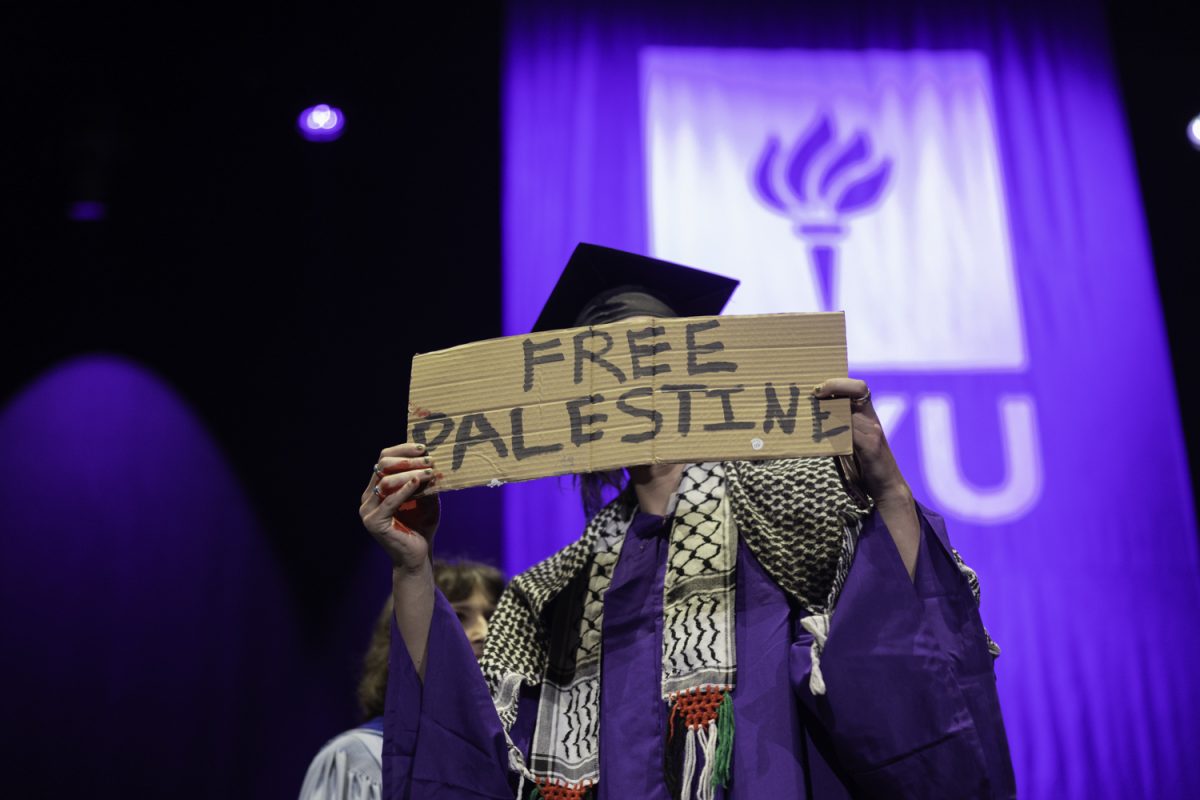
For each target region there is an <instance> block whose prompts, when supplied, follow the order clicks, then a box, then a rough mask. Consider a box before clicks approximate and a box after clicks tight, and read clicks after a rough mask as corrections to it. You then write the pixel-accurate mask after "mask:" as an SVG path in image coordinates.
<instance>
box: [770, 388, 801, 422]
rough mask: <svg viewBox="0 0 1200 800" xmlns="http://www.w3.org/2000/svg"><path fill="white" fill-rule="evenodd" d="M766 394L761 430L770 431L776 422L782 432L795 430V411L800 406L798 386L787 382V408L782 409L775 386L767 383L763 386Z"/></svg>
mask: <svg viewBox="0 0 1200 800" xmlns="http://www.w3.org/2000/svg"><path fill="white" fill-rule="evenodd" d="M764 391H765V393H766V396H767V413H766V414H765V415H763V432H764V433H770V432H771V431H772V430H773V429H774V428H775V425H776V423H778V425H779V430H781V431H783V432H784V433H794V432H795V430H796V411H797V410H798V409H799V406H800V387H799V386H797V385H796V384H794V383H791V384H788V408H787V411H784V410H783V406H781V405H780V404H779V395H778V394H777V393H776V392H775V387H774V386H772V385H771V384H769V383H768V384H767V385H766V386H765V387H764Z"/></svg>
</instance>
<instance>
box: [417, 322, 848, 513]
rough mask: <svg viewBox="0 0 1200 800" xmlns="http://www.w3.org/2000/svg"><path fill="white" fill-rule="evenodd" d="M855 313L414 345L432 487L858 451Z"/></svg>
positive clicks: (616, 326) (629, 325) (630, 325)
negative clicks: (850, 379) (830, 390)
mask: <svg viewBox="0 0 1200 800" xmlns="http://www.w3.org/2000/svg"><path fill="white" fill-rule="evenodd" d="M846 373H847V362H846V325H845V315H844V314H843V313H841V312H837V313H804V314H759V315H744V316H713V317H680V318H670V319H665V318H651V317H638V318H632V319H628V320H623V321H621V322H614V323H609V324H606V325H593V326H585V327H580V328H569V329H563V330H554V331H544V332H540V333H532V334H525V335H520V336H507V337H503V338H498V339H487V340H484V341H479V342H472V343H470V344H464V345H459V346H457V347H452V348H449V349H446V350H439V351H437V352H433V353H424V354H419V355H417V356H415V357H414V358H413V364H412V380H411V385H410V390H409V427H408V438H409V441H413V442H419V443H422V444H424V445H426V447H427V448H428V452H429V455H430V456H432V457H433V459H434V464H435V468H436V470H437V473H436V474H437V481H436V482H435V484H434V486H433V487H432V488H431V490H432V491H448V490H452V489H464V488H467V487H470V486H480V485H493V486H495V485H500V484H503V483H509V482H513V481H524V480H532V479H535V478H542V477H548V476H553V475H565V474H570V473H582V472H598V471H605V470H611V469H617V468H620V467H628V466H634V465H638V464H653V463H667V462H684V463H690V462H701V461H725V460H736V459H753V460H759V459H774V458H794V457H806V456H834V455H849V454H850V453H851V452H852V449H853V443H852V440H851V434H850V403H849V401H848V400H846V399H844V398H843V399H837V400H817V399H816V398H815V397H813V395H812V387H813V386H814V385H815V384H817V383H820V382H821V381H824V380H827V379H829V378H834V377H844V376H845V375H846Z"/></svg>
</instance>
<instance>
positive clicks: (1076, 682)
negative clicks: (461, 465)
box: [503, 2, 1200, 798]
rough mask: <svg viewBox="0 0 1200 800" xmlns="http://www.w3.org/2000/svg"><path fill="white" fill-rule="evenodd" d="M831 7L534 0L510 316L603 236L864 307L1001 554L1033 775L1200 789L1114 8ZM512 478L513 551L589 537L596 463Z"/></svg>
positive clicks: (514, 160) (508, 261) (869, 352)
mask: <svg viewBox="0 0 1200 800" xmlns="http://www.w3.org/2000/svg"><path fill="white" fill-rule="evenodd" d="M759 10H760V11H762V10H763V7H760V8H759ZM813 13H814V12H807V11H804V10H802V9H796V8H795V7H794V6H792V5H791V4H779V7H778V8H777V9H775V11H774V12H773V13H769V14H768V13H765V12H764V13H760V14H751V13H744V14H738V15H734V16H729V15H724V14H723V13H722V12H721V11H720V10H719V9H718V8H717V7H716V6H712V7H709V12H708V13H704V5H703V4H701V6H700V7H698V10H694V13H691V14H690V15H689V17H688V19H687V20H676V19H672V18H671V17H670V15H669V14H668V13H666V12H664V11H662V10H654V9H639V10H621V9H613V8H612V7H607V6H606V7H605V9H604V10H602V9H599V8H594V7H592V8H588V9H586V10H573V11H571V12H567V11H563V10H561V9H557V8H556V9H553V10H552V9H551V8H550V6H548V5H541V4H537V3H531V4H522V5H521V6H519V7H518V8H516V9H515V10H514V11H513V12H512V16H511V18H510V21H509V29H508V46H507V63H506V70H505V81H504V92H505V96H504V106H503V107H504V112H505V115H506V116H505V120H504V130H505V137H506V138H505V185H504V203H505V205H504V213H505V222H504V235H505V241H504V256H505V263H504V267H505V298H504V302H505V327H506V332H507V333H519V332H522V331H525V330H528V328H529V326H530V325H531V324H532V321H533V319H534V318H535V317H536V315H537V311H538V309H539V308H540V305H541V302H542V301H543V300H544V298H545V297H546V296H547V294H548V293H549V289H550V287H551V285H552V284H553V282H554V280H555V278H556V277H557V274H558V271H559V270H560V269H561V266H562V264H563V263H564V261H565V259H566V257H567V256H568V255H569V253H570V251H571V248H572V247H573V246H574V244H575V243H576V242H578V241H581V240H583V241H593V242H597V243H601V244H610V245H613V246H617V247H623V248H627V249H632V250H636V251H639V252H644V253H647V254H650V255H656V256H659V257H664V258H669V259H674V260H679V261H682V262H683V263H690V264H694V265H696V266H701V267H706V268H710V269H713V270H715V271H719V272H723V273H726V274H729V275H732V276H735V277H738V278H739V279H741V280H742V282H743V283H742V286H741V287H740V288H739V290H738V292H737V293H736V294H735V297H734V300H733V301H732V303H731V305H730V309H729V310H730V311H731V312H733V313H738V312H742V313H760V312H772V311H797V310H819V309H830V308H837V309H845V310H846V311H847V323H848V329H849V330H848V334H849V343H850V359H851V363H852V371H853V372H854V374H857V375H860V376H863V377H865V378H867V379H868V380H869V381H870V382H871V385H872V388H873V393H874V396H875V398H876V402H877V405H878V409H879V412H880V415H881V417H882V418H883V421H884V423H885V426H886V428H887V429H888V432H889V438H890V440H891V442H892V445H893V448H894V449H895V450H896V452H897V455H898V457H899V459H900V461H901V465H902V467H903V469H904V471H905V475H906V476H907V477H908V479H909V481H910V483H911V484H912V485H913V488H914V490H915V491H916V493H917V495H918V496H919V497H920V498H921V499H923V500H925V501H927V502H929V503H931V504H932V505H933V506H935V507H937V508H938V509H939V510H941V511H942V512H944V513H945V514H946V515H947V517H948V518H949V521H950V525H951V534H952V536H953V537H954V539H955V543H956V545H957V546H958V547H959V549H960V550H961V551H962V553H963V555H964V558H965V559H966V560H967V561H968V563H970V564H972V565H973V566H974V567H975V568H976V569H977V570H978V572H979V573H980V576H981V580H982V582H983V591H984V616H985V620H986V621H987V623H988V625H989V627H990V628H991V630H992V632H993V634H994V636H995V637H996V639H997V640H998V641H999V643H1000V645H1001V647H1002V648H1003V649H1004V654H1003V655H1002V656H1001V659H1000V661H999V664H998V674H999V679H1000V685H1001V693H1002V700H1003V703H1004V709H1005V715H1006V719H1007V722H1008V727H1009V733H1010V738H1011V741H1012V747H1013V756H1014V761H1015V765H1016V768H1017V776H1018V781H1019V784H1020V786H1021V791H1022V795H1023V796H1026V797H1089V798H1090V797H1114V798H1115V797H1127V796H1145V797H1185V796H1188V794H1189V791H1190V787H1193V786H1195V785H1200V762H1197V761H1196V760H1195V759H1194V758H1192V757H1191V755H1190V749H1191V743H1192V742H1193V741H1195V740H1196V738H1197V737H1198V736H1200V687H1197V685H1196V682H1194V681H1191V680H1190V679H1189V676H1190V675H1192V674H1194V673H1195V672H1196V671H1197V669H1200V642H1198V641H1197V639H1196V637H1193V636H1188V635H1184V634H1183V633H1182V632H1183V631H1189V630H1191V629H1192V628H1194V622H1193V620H1194V619H1196V617H1197V615H1198V614H1200V565H1198V554H1197V547H1196V544H1197V543H1196V527H1195V520H1194V515H1193V508H1192V501H1191V497H1190V494H1189V490H1188V486H1189V483H1188V479H1187V474H1186V462H1185V459H1184V453H1183V447H1182V441H1181V436H1180V430H1179V419H1178V409H1177V408H1176V406H1175V403H1174V399H1173V398H1174V392H1173V387H1172V378H1171V375H1170V372H1169V367H1168V362H1167V356H1166V348H1165V343H1164V336H1163V329H1162V321H1161V316H1160V312H1159V308H1158V305H1157V299H1156V294H1155V288H1154V284H1153V268H1152V264H1151V261H1150V256H1149V250H1148V246H1147V241H1146V235H1145V230H1144V226H1143V222H1142V211H1141V207H1140V202H1139V198H1138V195H1137V188H1136V180H1135V176H1134V172H1133V167H1132V160H1131V157H1130V148H1129V143H1128V137H1127V134H1126V131H1125V129H1124V127H1123V124H1122V120H1121V109H1120V106H1119V102H1118V99H1117V95H1116V89H1115V82H1114V79H1113V76H1112V72H1111V65H1110V64H1109V61H1108V56H1107V52H1106V49H1105V31H1104V30H1103V26H1102V24H1100V20H1099V18H1098V17H1097V16H1096V13H1097V12H1086V13H1081V12H1079V10H1078V9H1077V8H1075V7H1074V6H1071V7H1070V8H1068V6H1067V5H1066V4H1063V5H1062V6H1061V7H1059V6H1058V5H1056V4H1054V3H1049V4H1041V5H1039V6H1038V7H1037V8H1036V9H1023V10H1022V11H1021V12H1020V13H1019V14H1017V13H1015V12H1012V11H1009V10H1006V9H1005V8H1003V7H998V6H997V7H993V6H991V5H982V4H979V5H976V4H956V5H948V6H946V7H945V8H943V9H936V8H934V7H930V10H927V11H926V13H925V14H924V15H918V16H917V17H916V18H915V19H914V18H910V17H908V16H906V13H901V12H899V11H897V10H895V9H893V8H891V7H889V6H888V5H887V4H883V3H870V2H868V3H858V4H853V7H847V8H845V9H841V8H839V10H838V11H837V12H836V14H835V12H821V13H822V14H823V15H822V16H821V17H820V18H815V17H813ZM810 17H812V18H810ZM1135 393H1136V397H1137V398H1138V401H1139V402H1138V404H1137V408H1135V406H1134V403H1132V402H1131V399H1132V398H1133V397H1134V395H1135ZM1154 398H1157V401H1154V402H1151V403H1149V404H1147V403H1146V402H1144V401H1145V400H1147V399H1154ZM1142 407H1146V408H1148V409H1150V410H1139V409H1141V408H1142ZM504 491H505V492H506V495H505V507H506V526H507V527H506V537H507V538H506V547H507V558H508V568H509V569H510V571H517V570H519V569H522V568H524V567H526V566H528V565H529V564H530V563H532V562H534V561H535V560H537V559H539V558H541V557H544V556H545V555H547V554H548V553H549V552H551V551H553V550H554V549H556V548H558V547H561V546H563V545H565V544H566V543H568V542H569V541H571V540H572V539H573V538H574V537H575V536H577V535H578V532H579V530H580V526H581V525H582V514H581V513H580V511H579V501H578V499H577V495H576V494H575V493H574V492H573V491H572V490H571V488H570V485H569V482H567V481H561V480H550V481H542V482H536V483H532V484H525V485H517V486H510V487H506V488H505V489H504Z"/></svg>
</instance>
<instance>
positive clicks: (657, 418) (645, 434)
mask: <svg viewBox="0 0 1200 800" xmlns="http://www.w3.org/2000/svg"><path fill="white" fill-rule="evenodd" d="M635 369H636V368H635ZM635 374H636V372H635ZM653 394H654V390H653V389H651V388H650V387H649V386H639V387H638V388H636V389H630V390H629V391H628V392H626V393H625V394H623V395H621V396H620V397H618V398H617V409H618V410H619V411H621V412H622V413H624V414H628V415H629V416H631V417H645V418H646V419H648V420H652V421H653V423H654V428H653V429H652V430H648V431H642V432H641V433H627V434H625V435H624V436H622V437H621V441H622V442H627V443H629V444H637V443H638V442H648V441H650V440H651V439H653V438H654V437H655V436H658V432H659V431H661V430H662V421H663V417H662V412H661V411H659V410H658V409H654V408H638V407H637V406H631V405H629V403H627V402H626V401H627V400H631V399H633V398H634V397H651V396H652V395H653Z"/></svg>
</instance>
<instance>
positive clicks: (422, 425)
mask: <svg viewBox="0 0 1200 800" xmlns="http://www.w3.org/2000/svg"><path fill="white" fill-rule="evenodd" d="M439 423H440V424H441V426H442V429H441V430H440V431H438V432H437V435H435V436H434V437H433V439H430V438H429V429H430V428H432V427H433V426H434V425H437V424H439ZM452 430H454V420H452V419H450V418H449V417H448V416H446V415H445V414H430V415H429V416H428V417H426V418H425V419H423V420H421V421H420V422H418V423H417V424H415V425H413V429H412V438H413V441H414V442H416V443H417V444H423V445H425V448H426V449H427V450H429V451H430V452H432V451H433V448H435V447H437V446H438V445H439V444H441V443H442V442H444V441H446V437H448V436H449V435H450V431H452Z"/></svg>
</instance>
